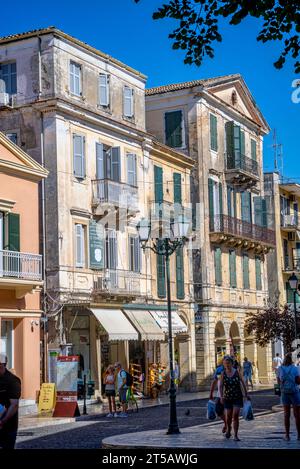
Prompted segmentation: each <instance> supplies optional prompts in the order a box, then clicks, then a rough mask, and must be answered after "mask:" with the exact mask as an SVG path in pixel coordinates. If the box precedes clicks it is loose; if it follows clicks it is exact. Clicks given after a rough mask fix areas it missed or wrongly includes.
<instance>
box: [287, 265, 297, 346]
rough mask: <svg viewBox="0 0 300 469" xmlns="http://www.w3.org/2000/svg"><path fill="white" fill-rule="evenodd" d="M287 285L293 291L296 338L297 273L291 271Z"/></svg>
mask: <svg viewBox="0 0 300 469" xmlns="http://www.w3.org/2000/svg"><path fill="white" fill-rule="evenodd" d="M288 282H289V285H290V289H291V290H293V293H294V314H295V338H296V339H297V338H298V330H297V304H296V295H297V289H298V278H297V275H295V273H294V272H293V274H292V275H291V276H290V277H289V280H288Z"/></svg>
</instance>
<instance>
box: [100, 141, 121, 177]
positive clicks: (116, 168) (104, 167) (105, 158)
mask: <svg viewBox="0 0 300 469" xmlns="http://www.w3.org/2000/svg"><path fill="white" fill-rule="evenodd" d="M120 178H121V152H120V147H107V146H104V145H103V144H102V143H98V142H97V143H96V179H111V180H112V181H116V182H119V181H120Z"/></svg>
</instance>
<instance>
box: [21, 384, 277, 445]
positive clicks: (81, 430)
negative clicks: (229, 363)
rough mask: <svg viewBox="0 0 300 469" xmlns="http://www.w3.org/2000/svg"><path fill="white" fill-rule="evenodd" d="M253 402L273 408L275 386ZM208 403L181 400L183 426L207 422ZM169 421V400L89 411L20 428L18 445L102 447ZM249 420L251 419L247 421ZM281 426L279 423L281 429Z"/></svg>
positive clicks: (262, 407) (264, 408)
mask: <svg viewBox="0 0 300 469" xmlns="http://www.w3.org/2000/svg"><path fill="white" fill-rule="evenodd" d="M252 402H253V406H254V411H255V412H256V413H259V412H264V411H269V410H271V407H272V406H273V405H275V404H278V403H279V399H278V397H276V396H274V394H273V392H272V390H267V391H257V392H255V393H254V394H253V395H252ZM206 403H207V398H206V399H195V400H192V401H184V402H179V403H178V406H177V409H178V422H179V426H180V428H181V429H183V428H187V427H191V426H195V425H201V424H207V423H208V421H207V419H206ZM186 414H188V415H186ZM280 415H281V414H280ZM168 422H169V406H168V404H166V405H161V406H157V407H147V408H143V409H140V411H139V412H138V413H136V414H131V415H130V416H129V417H128V418H127V419H121V418H114V419H108V418H106V417H105V415H104V414H100V415H89V416H88V420H79V421H76V422H73V423H68V424H61V425H59V426H54V425H52V426H51V425H50V426H46V427H43V428H31V429H29V428H28V429H21V430H20V431H19V433H18V438H17V448H86V449H89V448H99V447H101V444H102V440H103V439H104V438H107V437H110V436H114V435H120V434H124V433H135V432H142V431H151V430H165V429H166V428H167V426H168ZM248 424H251V422H249V423H248V422H247V425H248ZM206 428H207V427H206ZM248 428H250V427H248ZM281 429H282V427H281V426H280V427H279V429H278V431H281ZM218 433H219V430H218Z"/></svg>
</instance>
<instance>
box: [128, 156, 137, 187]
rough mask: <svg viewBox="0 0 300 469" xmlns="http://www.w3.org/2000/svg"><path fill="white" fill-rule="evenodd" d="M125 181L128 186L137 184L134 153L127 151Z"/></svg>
mask: <svg viewBox="0 0 300 469" xmlns="http://www.w3.org/2000/svg"><path fill="white" fill-rule="evenodd" d="M127 182H128V184H129V185H130V186H136V185H137V177H136V155H135V154H134V153H127Z"/></svg>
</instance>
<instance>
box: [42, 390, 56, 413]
mask: <svg viewBox="0 0 300 469" xmlns="http://www.w3.org/2000/svg"><path fill="white" fill-rule="evenodd" d="M55 403H56V390H55V384H54V383H43V384H42V386H41V391H40V398H39V414H42V413H45V412H52V411H53V409H54V408H55Z"/></svg>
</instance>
